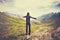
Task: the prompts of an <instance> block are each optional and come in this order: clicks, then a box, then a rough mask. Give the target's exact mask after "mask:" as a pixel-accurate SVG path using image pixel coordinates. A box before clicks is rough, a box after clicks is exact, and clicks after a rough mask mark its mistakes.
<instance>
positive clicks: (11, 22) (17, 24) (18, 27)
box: [0, 13, 49, 40]
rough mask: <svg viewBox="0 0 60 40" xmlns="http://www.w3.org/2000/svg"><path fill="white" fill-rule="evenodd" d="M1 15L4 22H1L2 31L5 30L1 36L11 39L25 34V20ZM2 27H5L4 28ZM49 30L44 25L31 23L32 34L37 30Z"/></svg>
mask: <svg viewBox="0 0 60 40" xmlns="http://www.w3.org/2000/svg"><path fill="white" fill-rule="evenodd" d="M0 15H1V16H0V19H1V20H2V21H1V20H0V30H3V31H2V33H0V34H1V35H2V36H1V37H2V38H3V37H9V36H16V37H17V36H18V35H20V34H25V26H26V25H25V20H23V19H22V18H16V17H12V16H8V15H6V14H4V13H3V14H2V13H0ZM3 21H4V22H3ZM1 25H4V26H3V28H2V26H1ZM1 28H2V29H1ZM48 28H49V27H48V26H46V25H44V24H43V25H42V24H40V25H37V24H35V23H31V30H32V33H34V32H35V31H36V30H40V31H43V30H44V29H48ZM0 32H1V31H0ZM9 38H10V37H9ZM7 39H8V38H7ZM19 39H20V38H19ZM3 40H4V39H3ZM8 40H9V39H8Z"/></svg>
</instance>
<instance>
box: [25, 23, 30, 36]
mask: <svg viewBox="0 0 60 40" xmlns="http://www.w3.org/2000/svg"><path fill="white" fill-rule="evenodd" d="M30 33H31V28H30V23H26V35H30Z"/></svg>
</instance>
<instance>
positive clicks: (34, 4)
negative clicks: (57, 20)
mask: <svg viewBox="0 0 60 40" xmlns="http://www.w3.org/2000/svg"><path fill="white" fill-rule="evenodd" d="M0 11H7V12H10V13H13V14H22V15H26V13H27V12H30V14H31V16H33V17H38V16H41V15H43V14H46V13H51V12H60V0H0Z"/></svg>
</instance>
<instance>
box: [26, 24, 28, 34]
mask: <svg viewBox="0 0 60 40" xmlns="http://www.w3.org/2000/svg"><path fill="white" fill-rule="evenodd" d="M26 35H28V24H26Z"/></svg>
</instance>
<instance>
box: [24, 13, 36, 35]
mask: <svg viewBox="0 0 60 40" xmlns="http://www.w3.org/2000/svg"><path fill="white" fill-rule="evenodd" d="M24 18H26V35H30V33H31V28H30V18H33V19H36V18H34V17H31V16H30V14H29V12H27V15H26V16H24Z"/></svg>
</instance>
